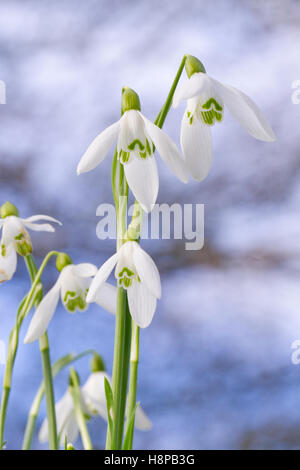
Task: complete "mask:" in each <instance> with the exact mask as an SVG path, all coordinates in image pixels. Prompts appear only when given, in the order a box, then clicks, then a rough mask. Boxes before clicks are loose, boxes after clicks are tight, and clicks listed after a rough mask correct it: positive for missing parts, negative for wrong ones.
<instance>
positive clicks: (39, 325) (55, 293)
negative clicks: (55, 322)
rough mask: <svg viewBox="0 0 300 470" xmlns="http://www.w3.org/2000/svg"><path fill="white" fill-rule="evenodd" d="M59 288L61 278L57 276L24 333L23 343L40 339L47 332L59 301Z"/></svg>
mask: <svg viewBox="0 0 300 470" xmlns="http://www.w3.org/2000/svg"><path fill="white" fill-rule="evenodd" d="M60 288H61V277H60V276H59V278H58V280H57V281H56V283H55V284H54V286H53V287H52V288H51V289H50V290H49V292H48V293H47V294H46V295H45V297H44V298H43V299H42V301H41V303H40V304H39V306H38V308H37V309H36V311H35V313H34V315H33V317H32V319H31V322H30V325H29V328H28V331H27V333H26V337H25V340H24V343H26V344H27V343H32V342H33V341H35V340H36V339H38V338H40V337H41V336H42V335H43V334H44V333H45V331H46V330H47V328H48V325H49V323H50V321H51V318H52V317H53V315H54V313H55V309H56V306H57V303H58V300H59V292H60Z"/></svg>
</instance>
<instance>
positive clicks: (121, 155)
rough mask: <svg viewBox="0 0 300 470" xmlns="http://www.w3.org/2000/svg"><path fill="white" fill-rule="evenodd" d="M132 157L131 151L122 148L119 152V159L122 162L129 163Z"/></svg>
mask: <svg viewBox="0 0 300 470" xmlns="http://www.w3.org/2000/svg"><path fill="white" fill-rule="evenodd" d="M129 158H130V152H125V151H124V150H121V151H120V153H119V159H120V162H121V163H123V164H124V163H127V162H128V160H129Z"/></svg>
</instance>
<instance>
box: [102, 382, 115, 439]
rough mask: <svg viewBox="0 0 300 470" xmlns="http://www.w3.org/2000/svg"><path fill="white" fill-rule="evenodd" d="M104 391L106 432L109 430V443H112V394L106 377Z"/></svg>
mask: <svg viewBox="0 0 300 470" xmlns="http://www.w3.org/2000/svg"><path fill="white" fill-rule="evenodd" d="M104 389H105V396H106V407H107V420H108V430H109V437H110V441H111V442H112V436H113V426H114V423H113V420H112V417H111V411H112V409H113V402H114V400H113V392H112V389H111V386H110V383H109V381H108V380H107V378H106V377H104Z"/></svg>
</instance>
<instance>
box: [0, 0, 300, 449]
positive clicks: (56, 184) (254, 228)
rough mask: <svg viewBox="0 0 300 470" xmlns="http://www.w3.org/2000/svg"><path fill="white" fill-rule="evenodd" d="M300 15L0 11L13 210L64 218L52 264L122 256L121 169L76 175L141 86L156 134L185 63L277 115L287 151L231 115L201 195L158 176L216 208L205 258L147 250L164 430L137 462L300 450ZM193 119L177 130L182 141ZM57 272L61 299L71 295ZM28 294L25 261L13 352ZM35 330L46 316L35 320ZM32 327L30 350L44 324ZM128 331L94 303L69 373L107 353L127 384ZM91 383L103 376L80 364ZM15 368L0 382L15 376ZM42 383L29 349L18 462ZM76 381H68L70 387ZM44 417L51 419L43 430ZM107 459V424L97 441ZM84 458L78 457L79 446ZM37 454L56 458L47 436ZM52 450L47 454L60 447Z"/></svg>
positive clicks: (149, 361)
mask: <svg viewBox="0 0 300 470" xmlns="http://www.w3.org/2000/svg"><path fill="white" fill-rule="evenodd" d="M299 20H300V7H299V2H296V1H284V2H283V1H279V0H278V1H276V0H273V1H271V0H269V1H267V0H264V2H261V1H250V0H249V1H234V0H229V1H226V2H225V1H224V0H217V1H214V2H205V1H201V0H198V1H196V0H190V1H189V2H186V1H180V0H176V1H173V0H168V1H163V2H162V1H158V0H151V1H141V0H139V1H137V0H132V1H129V0H127V1H120V0H119V1H117V0H114V1H112V0H109V1H108V0H107V1H106V0H105V1H93V0H87V1H84V2H83V1H79V0H73V1H70V0H65V1H62V2H59V1H57V0H56V1H51V2H50V1H48V2H40V1H36V0H27V1H21V0H10V1H8V0H7V1H3V2H1V4H0V63H1V68H0V79H2V80H4V81H5V82H6V85H7V104H6V105H5V106H4V105H3V106H0V182H1V184H0V196H1V198H0V201H1V203H2V202H5V201H6V200H7V199H10V200H11V201H12V202H14V203H15V204H16V205H17V206H18V207H19V208H20V211H21V214H22V215H23V216H29V215H32V214H36V213H46V214H49V215H52V216H55V217H57V218H59V219H60V220H62V221H63V223H64V226H63V227H62V228H60V229H58V230H57V232H56V233H55V234H54V235H53V234H46V235H43V234H42V235H41V234H34V235H33V237H32V239H33V242H34V247H35V253H36V255H37V257H38V259H39V260H40V259H41V257H42V256H44V255H45V253H46V252H47V251H48V250H49V249H53V248H55V249H58V250H65V251H68V252H69V253H70V254H71V256H72V257H73V259H74V262H76V263H78V262H82V261H90V262H94V263H95V264H97V265H100V264H101V263H102V262H103V261H104V260H105V259H106V258H107V257H108V256H109V255H110V254H111V253H112V252H113V249H114V248H113V242H100V241H99V240H97V238H96V235H95V227H96V223H97V220H98V219H97V217H96V216H95V211H96V207H97V205H98V204H99V203H100V202H111V201H112V197H111V190H110V187H109V183H110V177H109V173H110V164H111V154H110V158H108V159H107V160H106V161H105V162H104V163H103V165H102V166H101V168H98V169H97V170H96V171H94V172H92V173H89V174H87V175H84V176H81V177H77V176H76V171H75V170H76V166H77V163H78V161H79V159H80V157H81V155H82V153H83V152H84V150H85V149H86V147H87V145H88V144H89V143H90V142H91V140H92V139H93V138H94V137H95V136H96V135H97V133H99V132H100V131H101V130H102V129H103V128H104V127H105V126H107V125H109V124H110V123H112V122H113V121H115V120H117V119H118V116H119V108H120V93H121V88H122V86H124V85H127V86H131V87H133V88H134V89H136V91H137V92H138V93H139V94H140V97H141V102H142V109H143V111H144V113H145V114H146V115H147V116H148V117H149V118H151V119H153V118H154V117H155V115H156V114H157V112H158V110H159V108H160V106H161V104H162V102H163V100H164V99H165V97H166V94H167V92H168V89H169V86H170V84H171V81H172V80H173V76H174V74H175V72H176V70H177V67H178V65H179V63H180V60H181V58H182V56H183V54H184V53H191V54H194V55H196V56H198V57H199V58H201V60H202V61H203V62H204V64H205V66H206V69H207V71H208V73H209V74H211V75H212V76H214V77H215V78H217V79H220V80H222V81H224V82H226V83H230V84H232V85H234V86H236V87H238V88H241V89H242V90H243V91H245V92H246V93H248V94H249V95H250V96H251V97H252V98H253V99H254V100H255V101H256V102H257V103H258V104H259V105H260V107H261V108H262V109H263V111H264V112H265V114H266V116H267V117H268V119H269V120H270V122H271V124H272V126H273V128H274V130H275V132H276V134H277V142H276V143H275V144H266V143H261V142H258V141H255V140H254V139H252V138H250V137H249V136H248V135H247V134H246V133H245V132H244V131H243V130H242V129H241V128H240V127H239V125H238V124H237V122H235V121H234V119H233V118H232V117H231V116H230V115H229V114H228V113H226V115H225V120H224V123H223V124H222V125H217V126H215V128H214V129H213V137H214V164H213V168H212V170H211V172H210V174H209V177H208V178H207V179H206V181H205V182H204V183H202V184H197V183H194V182H192V183H190V184H189V185H188V186H185V185H183V184H182V183H180V182H178V181H177V180H176V179H175V177H173V175H172V174H171V173H170V172H169V170H168V169H167V168H166V167H165V165H164V164H163V163H161V162H160V161H159V157H157V160H158V161H159V169H160V183H161V186H160V192H159V197H158V202H179V203H188V202H193V203H204V204H205V212H206V219H205V224H206V234H205V235H206V241H205V248H204V249H203V250H201V251H199V252H187V251H185V250H184V244H183V242H178V241H177V242H176V243H175V242H167V241H163V242H159V241H153V242H147V243H145V244H144V246H145V247H146V248H147V249H149V251H150V252H151V253H152V255H153V257H154V258H155V260H156V261H157V264H158V266H159V268H160V270H161V274H162V283H163V298H162V300H161V302H160V303H159V305H158V310H157V313H156V315H155V318H154V321H153V323H152V325H151V327H149V328H148V329H147V330H145V331H143V332H142V334H141V364H140V370H139V393H138V398H139V400H141V402H142V405H143V407H144V408H145V410H146V411H147V413H148V415H149V417H150V418H151V420H152V421H153V423H154V426H153V429H152V430H151V431H150V432H149V433H141V432H137V433H136V440H135V446H136V447H137V448H146V449H148V448H157V449H160V448H161V449H180V448H181V449H197V448H203V449H254V448H263V449H265V448H274V449H289V448H300V438H299V436H300V432H299V431H300V407H299V393H300V366H298V367H297V366H295V365H293V364H292V363H291V352H292V350H291V343H292V342H293V341H294V340H295V339H299V338H300V256H299V253H300V219H299V204H300V171H299V168H300V166H299V162H300V145H299V122H300V106H299V105H298V106H297V105H295V104H293V103H292V101H291V94H292V88H291V87H292V82H293V81H294V80H297V79H298V80H299V79H300V67H299V43H300V29H299ZM183 109H184V106H183V105H182V106H181V107H180V108H179V109H178V110H176V111H174V110H172V111H171V112H170V115H169V116H168V118H167V121H166V125H165V129H166V131H167V132H168V133H169V134H170V135H171V136H172V138H173V139H174V140H175V141H176V142H177V143H179V127H180V120H181V116H182V112H183ZM55 276H56V273H55V270H54V269H50V270H49V272H48V275H47V276H46V277H45V287H46V288H49V287H50V286H51V285H52V284H53V282H54V281H55ZM27 289H28V280H27V278H26V273H25V270H24V266H23V263H22V260H21V259H20V260H19V266H18V271H17V275H16V277H15V280H14V281H12V282H9V283H6V284H3V285H2V286H1V294H0V338H1V339H3V340H5V341H7V338H8V334H9V331H10V329H11V327H12V325H13V322H14V315H15V312H16V308H17V304H18V301H19V300H20V299H21V298H22V296H23V295H24V293H25V292H26V290H27ZM28 320H29V319H28ZM28 320H27V321H26V322H25V324H24V327H23V329H22V335H21V336H22V339H23V337H24V333H25V331H26V328H27V326H28ZM113 331H114V323H113V318H112V317H111V316H110V315H109V314H107V313H106V312H104V311H101V309H99V308H97V307H96V306H93V307H91V308H90V310H89V311H87V312H86V313H83V314H76V315H74V316H70V315H68V314H67V313H66V312H65V311H64V310H63V309H62V308H59V309H58V311H57V313H56V315H55V317H54V320H53V321H52V323H51V325H50V328H49V337H50V342H51V347H52V358H53V359H54V360H56V359H57V358H58V357H60V356H61V355H62V354H65V353H67V352H69V351H76V352H80V351H82V350H83V349H86V348H90V347H93V348H96V349H97V350H98V351H99V352H100V353H102V354H103V356H104V358H105V360H106V363H107V366H108V369H109V371H111V363H112V348H113ZM77 368H78V370H79V372H80V374H81V377H82V380H83V381H84V380H85V379H86V377H87V376H88V364H87V361H86V360H82V361H81V362H80V363H78V366H77ZM3 370H4V368H3V366H0V379H1V380H2V376H3ZM40 380H41V364H40V356H39V351H38V345H37V344H33V345H30V346H24V345H23V344H21V346H20V349H19V351H18V357H17V361H16V369H15V374H14V379H13V386H14V388H13V391H12V395H11V400H10V403H9V408H8V421H7V428H6V435H5V438H6V439H7V440H8V444H7V446H8V448H10V449H14V448H18V447H19V446H20V444H21V440H22V433H23V430H24V426H25V423H26V416H27V412H28V409H29V406H30V403H31V401H32V398H33V396H34V393H35V391H36V389H37V386H38V384H39V382H40ZM66 381H67V373H63V374H61V375H60V376H59V377H58V378H57V379H56V381H55V390H56V396H57V398H59V397H60V396H61V395H62V394H63V393H64V390H65V387H66ZM44 415H45V406H44V405H43V407H42V410H41V416H40V417H39V418H38V424H39V425H40V423H41V420H42V418H43V417H44ZM90 429H91V433H92V436H93V440H94V442H95V445H96V446H97V447H99V448H100V447H101V446H103V443H104V434H105V425H104V423H103V422H102V421H100V419H98V420H95V421H94V422H93V423H92V424H91V426H90ZM76 445H77V446H79V445H80V444H79V442H78V443H76ZM34 446H35V448H41V446H40V445H39V444H38V442H37V439H36V440H35V442H34ZM43 448H46V446H44V447H43Z"/></svg>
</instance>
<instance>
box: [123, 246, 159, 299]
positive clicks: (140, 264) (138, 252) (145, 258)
mask: <svg viewBox="0 0 300 470" xmlns="http://www.w3.org/2000/svg"><path fill="white" fill-rule="evenodd" d="M127 243H128V242H127ZM131 243H133V262H134V265H135V267H136V270H137V273H138V275H139V277H140V279H141V281H142V283H144V284H145V285H146V286H147V287H148V289H149V290H150V292H152V294H153V295H154V296H155V297H156V298H158V299H160V297H161V282H160V275H159V271H158V269H157V267H156V264H155V263H154V261H153V259H152V258H151V256H149V255H148V253H146V251H145V250H143V249H142V248H141V247H140V245H139V244H138V243H136V242H131Z"/></svg>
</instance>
